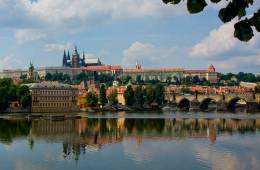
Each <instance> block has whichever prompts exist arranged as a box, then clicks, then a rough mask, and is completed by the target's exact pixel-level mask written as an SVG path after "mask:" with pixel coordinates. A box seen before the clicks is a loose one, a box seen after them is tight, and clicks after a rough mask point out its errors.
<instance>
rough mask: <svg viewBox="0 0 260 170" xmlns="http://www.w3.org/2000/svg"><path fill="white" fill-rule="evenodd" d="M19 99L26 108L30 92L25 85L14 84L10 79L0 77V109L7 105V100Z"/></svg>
mask: <svg viewBox="0 0 260 170" xmlns="http://www.w3.org/2000/svg"><path fill="white" fill-rule="evenodd" d="M11 101H19V102H20V104H21V105H22V106H23V107H24V108H26V107H29V106H30V105H31V94H30V91H29V88H28V87H27V86H25V85H21V86H16V85H14V84H13V82H12V80H11V79H0V111H4V110H6V109H7V108H8V107H9V102H11Z"/></svg>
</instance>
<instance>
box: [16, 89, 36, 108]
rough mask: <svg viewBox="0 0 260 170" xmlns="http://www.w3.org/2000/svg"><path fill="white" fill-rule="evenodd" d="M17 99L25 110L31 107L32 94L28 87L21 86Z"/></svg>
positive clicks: (17, 92)
mask: <svg viewBox="0 0 260 170" xmlns="http://www.w3.org/2000/svg"><path fill="white" fill-rule="evenodd" d="M16 95H17V99H18V100H19V102H20V104H21V105H22V106H23V108H26V107H29V106H30V105H31V100H32V99H31V94H30V90H29V87H28V86H25V85H21V86H19V87H18V88H17V90H16Z"/></svg>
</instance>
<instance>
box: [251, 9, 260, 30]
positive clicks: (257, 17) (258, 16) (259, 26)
mask: <svg viewBox="0 0 260 170" xmlns="http://www.w3.org/2000/svg"><path fill="white" fill-rule="evenodd" d="M252 25H254V27H255V29H256V31H258V32H260V10H258V11H257V13H254V16H253V17H252Z"/></svg>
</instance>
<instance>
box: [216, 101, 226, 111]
mask: <svg viewBox="0 0 260 170" xmlns="http://www.w3.org/2000/svg"><path fill="white" fill-rule="evenodd" d="M217 111H220V112H224V111H227V102H226V101H224V100H220V101H218V102H217Z"/></svg>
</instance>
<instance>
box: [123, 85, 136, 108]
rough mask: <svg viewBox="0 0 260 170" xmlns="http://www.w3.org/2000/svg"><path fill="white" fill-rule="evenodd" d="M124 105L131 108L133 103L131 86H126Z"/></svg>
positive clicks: (133, 97) (133, 96) (133, 94)
mask: <svg viewBox="0 0 260 170" xmlns="http://www.w3.org/2000/svg"><path fill="white" fill-rule="evenodd" d="M124 98H125V104H126V105H127V106H133V105H134V103H135V93H134V90H133V88H132V86H131V85H129V86H127V88H126V91H125V93H124Z"/></svg>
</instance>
